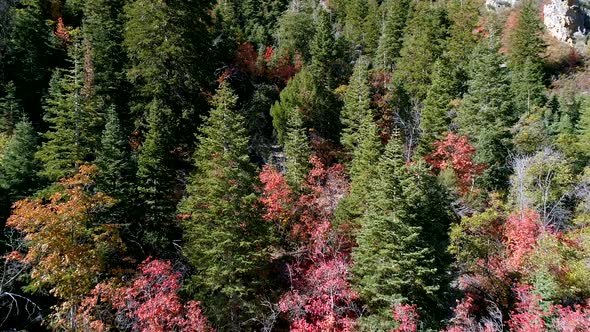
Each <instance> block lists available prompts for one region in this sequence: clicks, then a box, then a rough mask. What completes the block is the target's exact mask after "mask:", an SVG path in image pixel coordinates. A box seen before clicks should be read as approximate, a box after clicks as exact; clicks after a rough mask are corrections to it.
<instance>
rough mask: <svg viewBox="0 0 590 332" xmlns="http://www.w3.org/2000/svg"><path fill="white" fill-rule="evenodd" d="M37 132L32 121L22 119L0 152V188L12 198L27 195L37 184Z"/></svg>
mask: <svg viewBox="0 0 590 332" xmlns="http://www.w3.org/2000/svg"><path fill="white" fill-rule="evenodd" d="M36 151H37V134H36V133H35V130H34V129H33V126H32V124H31V122H29V121H28V120H25V119H23V120H21V121H20V122H18V123H17V124H16V126H15V128H14V133H13V135H12V137H10V140H9V141H8V142H7V144H6V146H5V148H4V149H3V153H2V154H0V189H1V190H2V191H5V192H6V193H7V194H8V196H10V197H11V198H12V200H15V199H18V198H21V197H23V196H26V195H27V194H29V193H30V192H31V189H33V188H34V187H35V185H36V180H37V177H36V176H35V172H36V171H37V169H38V164H37V161H36V160H35V152H36Z"/></svg>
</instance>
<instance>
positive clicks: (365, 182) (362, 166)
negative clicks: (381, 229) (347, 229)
mask: <svg viewBox="0 0 590 332" xmlns="http://www.w3.org/2000/svg"><path fill="white" fill-rule="evenodd" d="M360 120H361V123H360V125H359V143H358V145H357V146H356V147H355V149H354V151H353V153H352V154H353V159H352V162H351V165H350V192H349V193H348V195H347V196H346V197H345V198H344V199H343V200H342V201H341V202H340V204H339V205H338V208H337V210H336V211H335V220H336V222H337V223H338V224H344V223H352V224H353V225H354V226H358V225H357V224H358V219H359V218H360V217H361V216H362V215H363V214H364V213H365V210H366V208H367V204H366V202H367V196H368V195H369V184H370V183H371V181H373V179H374V178H375V176H376V171H377V169H376V167H375V165H376V164H377V162H378V161H379V156H380V155H381V142H380V140H379V135H378V129H377V125H376V124H375V122H374V121H373V116H372V114H371V113H367V114H365V116H364V117H363V118H362V119H360Z"/></svg>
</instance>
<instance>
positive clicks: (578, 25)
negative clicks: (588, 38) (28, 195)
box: [543, 0, 588, 45]
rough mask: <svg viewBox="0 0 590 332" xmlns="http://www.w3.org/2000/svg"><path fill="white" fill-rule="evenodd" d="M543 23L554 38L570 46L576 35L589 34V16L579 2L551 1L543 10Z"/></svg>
mask: <svg viewBox="0 0 590 332" xmlns="http://www.w3.org/2000/svg"><path fill="white" fill-rule="evenodd" d="M543 21H544V23H545V27H546V28H547V31H548V32H549V33H550V34H551V35H552V36H554V37H555V38H557V39H558V40H560V41H562V42H566V43H568V44H570V45H573V42H574V39H573V36H574V34H575V33H581V34H586V33H587V31H586V30H587V28H588V16H587V13H586V12H585V11H584V9H583V8H582V7H581V5H580V1H579V0H549V1H548V3H546V4H545V6H544V8H543Z"/></svg>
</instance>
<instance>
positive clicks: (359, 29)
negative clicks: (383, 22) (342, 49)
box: [344, 0, 368, 48]
mask: <svg viewBox="0 0 590 332" xmlns="http://www.w3.org/2000/svg"><path fill="white" fill-rule="evenodd" d="M367 13H368V4H367V2H366V1H355V0H346V18H345V20H344V35H345V36H346V39H348V41H349V42H350V43H351V44H352V46H353V47H354V48H357V47H359V46H362V45H363V44H364V28H365V18H366V16H367Z"/></svg>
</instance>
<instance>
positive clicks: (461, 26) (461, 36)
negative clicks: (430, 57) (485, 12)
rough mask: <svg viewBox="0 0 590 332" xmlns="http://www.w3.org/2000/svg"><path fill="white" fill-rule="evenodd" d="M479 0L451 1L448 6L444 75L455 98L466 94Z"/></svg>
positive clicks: (476, 35) (475, 35)
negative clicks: (449, 23) (451, 83)
mask: <svg viewBox="0 0 590 332" xmlns="http://www.w3.org/2000/svg"><path fill="white" fill-rule="evenodd" d="M480 6H481V3H480V1H479V0H467V1H464V0H452V1H451V2H449V4H448V15H449V20H450V22H451V25H450V26H449V38H448V39H447V41H446V51H445V58H446V59H447V61H448V64H449V65H448V67H447V70H448V71H447V72H446V75H447V76H449V80H452V81H453V85H454V87H455V89H456V90H455V91H453V95H454V97H456V98H459V97H462V95H463V94H464V93H465V92H467V80H468V77H467V66H468V64H469V57H470V56H471V53H472V52H473V48H474V47H475V46H476V45H477V40H478V37H479V36H478V34H476V33H474V30H476V29H477V27H478V24H479V18H480V16H479V7H480Z"/></svg>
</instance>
